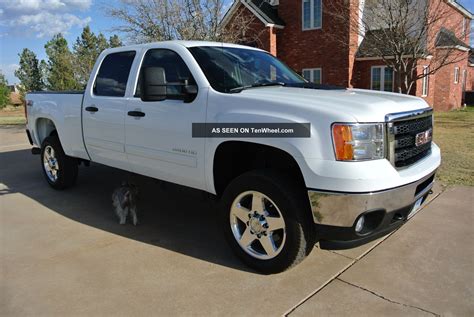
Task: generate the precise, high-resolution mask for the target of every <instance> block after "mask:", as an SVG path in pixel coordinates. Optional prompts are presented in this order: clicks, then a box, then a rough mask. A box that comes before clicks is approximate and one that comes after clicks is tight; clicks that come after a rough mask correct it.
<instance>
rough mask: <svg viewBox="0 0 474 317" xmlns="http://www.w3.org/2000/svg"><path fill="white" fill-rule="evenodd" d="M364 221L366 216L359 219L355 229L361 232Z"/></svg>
mask: <svg viewBox="0 0 474 317" xmlns="http://www.w3.org/2000/svg"><path fill="white" fill-rule="evenodd" d="M364 223H365V216H362V217H360V218H359V220H357V223H356V227H355V231H356V232H361V231H362V228H364Z"/></svg>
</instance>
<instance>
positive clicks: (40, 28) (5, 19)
mask: <svg viewBox="0 0 474 317" xmlns="http://www.w3.org/2000/svg"><path fill="white" fill-rule="evenodd" d="M90 7H91V0H1V1H0V26H2V27H3V28H6V29H7V30H8V31H9V32H8V33H12V34H23V35H30V36H36V37H45V36H52V35H54V34H57V33H67V32H68V31H69V30H70V29H71V28H73V27H84V26H85V25H87V24H88V23H89V22H90V21H91V18H90V17H85V18H82V17H79V16H78V15H77V14H75V13H76V12H78V11H85V10H88V9H89V8H90Z"/></svg>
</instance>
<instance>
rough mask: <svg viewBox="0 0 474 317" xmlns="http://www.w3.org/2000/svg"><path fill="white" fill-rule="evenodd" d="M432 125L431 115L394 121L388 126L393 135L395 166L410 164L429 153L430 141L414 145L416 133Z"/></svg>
mask: <svg viewBox="0 0 474 317" xmlns="http://www.w3.org/2000/svg"><path fill="white" fill-rule="evenodd" d="M432 127H433V121H432V116H431V115H429V116H425V117H421V118H416V119H410V120H403V121H395V122H393V123H392V124H391V125H390V127H389V133H390V134H391V135H392V137H393V143H392V144H393V145H392V146H393V152H392V153H393V154H392V155H393V158H392V159H393V163H394V165H395V167H404V166H408V165H411V164H413V163H415V162H417V161H418V160H420V159H422V158H424V157H425V156H427V155H428V154H429V153H430V150H431V141H430V142H428V143H426V144H423V145H420V146H416V144H415V139H416V135H417V134H418V133H420V132H424V131H426V130H428V129H430V128H432Z"/></svg>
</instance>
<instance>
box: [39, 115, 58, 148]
mask: <svg viewBox="0 0 474 317" xmlns="http://www.w3.org/2000/svg"><path fill="white" fill-rule="evenodd" d="M35 129H36V136H37V139H38V143H39V144H38V145H41V144H42V143H43V141H44V139H45V138H47V137H48V136H50V135H58V130H57V128H56V124H54V122H53V120H51V119H48V118H38V119H36V123H35ZM58 137H59V135H58Z"/></svg>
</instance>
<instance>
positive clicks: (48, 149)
mask: <svg viewBox="0 0 474 317" xmlns="http://www.w3.org/2000/svg"><path fill="white" fill-rule="evenodd" d="M41 166H42V167H43V173H44V176H45V178H46V181H47V182H48V184H49V185H50V186H51V187H53V188H54V189H65V188H67V187H71V186H72V185H74V184H75V182H76V179H77V160H76V159H75V158H72V157H69V156H67V155H66V154H65V153H64V150H63V148H62V146H61V142H60V141H59V138H58V137H57V136H56V135H53V136H49V137H47V138H45V139H44V141H43V143H42V145H41Z"/></svg>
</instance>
